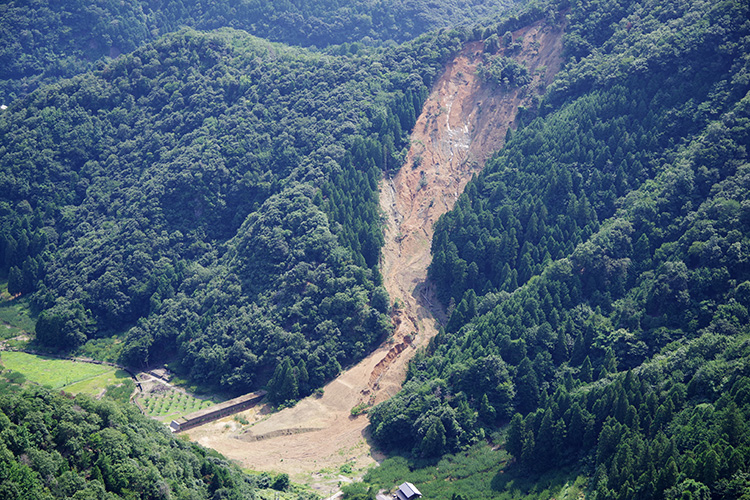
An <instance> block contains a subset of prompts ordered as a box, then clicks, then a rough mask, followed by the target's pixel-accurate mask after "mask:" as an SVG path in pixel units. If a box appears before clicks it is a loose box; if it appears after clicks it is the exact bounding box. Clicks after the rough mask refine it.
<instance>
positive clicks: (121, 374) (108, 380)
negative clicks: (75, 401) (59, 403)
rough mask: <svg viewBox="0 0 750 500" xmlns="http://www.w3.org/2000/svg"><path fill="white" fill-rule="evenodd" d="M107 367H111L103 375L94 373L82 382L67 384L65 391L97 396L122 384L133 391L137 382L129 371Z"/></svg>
mask: <svg viewBox="0 0 750 500" xmlns="http://www.w3.org/2000/svg"><path fill="white" fill-rule="evenodd" d="M79 364H81V363H79ZM92 366H98V365H92ZM106 368H109V370H108V371H106V372H104V373H102V374H101V375H94V376H93V377H91V378H87V379H85V380H81V381H80V382H75V383H73V384H70V385H67V386H65V387H64V389H65V392H70V393H72V394H78V393H79V392H82V393H84V394H91V395H92V396H97V395H99V394H102V393H103V392H104V391H106V390H107V388H108V387H118V386H121V385H125V386H127V387H130V392H131V393H132V392H133V388H134V387H135V383H133V380H132V379H131V378H130V375H128V373H127V372H125V371H123V370H117V369H115V368H112V367H109V366H108V367H106ZM128 398H129V396H128Z"/></svg>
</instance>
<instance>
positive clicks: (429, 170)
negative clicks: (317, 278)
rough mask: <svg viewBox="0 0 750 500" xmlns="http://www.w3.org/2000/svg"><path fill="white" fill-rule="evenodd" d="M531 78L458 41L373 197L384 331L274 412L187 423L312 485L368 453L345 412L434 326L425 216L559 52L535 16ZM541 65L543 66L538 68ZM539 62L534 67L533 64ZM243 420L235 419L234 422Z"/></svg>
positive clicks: (526, 45) (439, 209) (372, 393)
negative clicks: (387, 307)
mask: <svg viewBox="0 0 750 500" xmlns="http://www.w3.org/2000/svg"><path fill="white" fill-rule="evenodd" d="M519 37H523V44H522V49H521V50H520V52H518V53H516V54H515V55H513V56H512V57H514V58H516V59H517V60H519V61H523V62H524V63H525V64H526V66H527V67H528V69H529V71H530V73H532V74H533V75H534V82H533V83H532V84H530V85H529V86H527V87H525V88H523V89H513V90H501V89H498V88H497V87H494V86H491V85H490V84H487V83H485V82H482V81H481V80H480V79H479V78H478V76H477V75H476V69H477V65H478V64H479V63H480V61H481V52H482V50H483V45H482V43H481V42H475V43H471V44H469V45H467V46H466V47H465V48H464V49H463V50H462V51H461V52H460V53H459V54H458V55H457V56H456V57H455V58H454V59H453V60H451V61H450V62H449V63H448V65H447V66H446V68H445V72H444V73H443V75H442V76H441V77H440V79H439V80H438V81H437V82H436V84H435V86H434V88H433V89H432V92H431V94H430V97H429V98H428V100H427V102H426V103H425V106H424V108H423V111H422V114H421V115H420V117H419V118H418V120H417V123H416V125H415V127H414V130H413V132H412V138H411V148H410V150H409V152H408V155H407V158H406V163H405V165H404V167H403V168H402V169H401V170H400V171H399V172H398V174H397V175H396V176H395V177H394V178H393V179H386V180H384V181H383V182H382V184H381V191H380V203H381V207H382V209H383V211H384V212H385V214H387V217H388V223H387V226H386V244H385V247H384V248H383V260H382V266H381V268H382V272H383V277H384V282H385V286H386V288H387V289H388V292H389V293H390V295H391V299H392V300H393V301H394V302H395V303H396V304H397V306H398V307H395V308H394V313H393V320H394V325H395V332H394V335H393V338H392V339H390V340H389V341H388V342H386V343H384V344H383V345H381V346H380V347H379V348H378V349H377V350H376V351H375V352H373V353H372V354H370V356H368V357H367V358H365V359H364V360H363V361H361V362H360V363H358V364H357V365H355V366H353V367H351V368H349V369H347V370H346V371H345V372H343V373H342V374H341V375H340V376H339V377H338V378H337V379H336V380H334V381H332V382H331V383H329V384H328V385H327V386H326V387H325V393H324V395H323V396H322V397H319V398H317V397H309V398H306V399H305V400H303V401H300V402H299V403H298V404H297V405H296V406H295V407H293V408H288V409H285V410H283V411H280V412H277V413H273V414H271V413H269V409H268V408H256V409H252V410H248V411H246V412H244V413H243V414H241V415H239V416H237V417H235V418H234V419H233V418H231V417H229V418H225V419H222V420H219V421H217V422H212V423H210V424H207V425H205V426H202V427H198V428H196V429H192V430H190V431H188V432H187V434H188V435H189V436H190V438H191V439H193V440H195V441H198V442H199V443H201V444H203V445H205V446H208V447H211V448H214V449H216V450H218V451H220V452H221V453H223V454H224V455H225V456H227V457H228V458H231V459H235V460H238V461H239V462H240V463H241V464H242V465H243V466H244V467H247V468H250V469H254V470H268V471H280V472H287V473H289V474H290V475H291V476H292V479H294V480H296V481H299V482H305V483H311V484H313V486H314V487H316V488H317V489H318V490H319V491H320V492H321V493H324V494H330V493H331V492H334V491H337V489H338V486H339V482H340V481H342V480H344V481H345V480H346V478H345V477H341V476H338V475H337V471H338V468H339V467H340V466H341V465H342V464H344V463H347V462H349V463H351V464H352V465H353V466H354V467H355V469H361V468H365V467H367V466H370V465H372V464H374V463H375V462H376V461H377V460H378V459H379V458H380V457H378V456H377V454H376V452H374V451H373V450H372V448H371V446H370V443H369V441H368V439H367V432H366V427H367V424H368V421H367V418H366V417H365V416H359V417H352V416H351V414H350V411H351V409H352V408H353V407H354V406H356V405H358V404H360V403H377V402H380V401H384V400H386V399H388V398H389V397H391V396H392V395H394V394H395V393H396V392H397V391H398V390H399V389H400V387H401V384H402V383H403V380H404V376H405V374H406V367H407V363H408V361H409V360H410V359H411V358H412V357H413V355H414V353H415V352H416V349H417V348H419V347H422V346H425V345H427V343H428V342H429V340H430V339H431V338H432V337H434V336H435V334H436V333H437V329H438V322H439V321H443V320H444V319H445V318H444V312H443V310H442V308H441V306H440V305H439V304H438V302H437V301H436V300H435V298H434V294H433V290H432V287H431V286H430V284H429V283H428V282H427V267H428V265H429V263H430V243H431V240H432V234H433V231H432V226H433V224H434V223H435V221H436V220H437V219H438V217H440V215H442V214H443V213H445V212H446V211H447V210H450V208H452V207H453V205H454V203H455V201H456V199H457V198H458V195H459V193H461V191H462V190H463V188H464V186H465V185H466V183H467V182H468V181H469V180H470V179H471V177H472V175H473V174H474V173H476V172H478V171H479V170H480V169H481V168H482V166H483V165H484V163H485V161H486V160H487V158H488V157H489V156H490V155H491V154H492V153H493V152H494V151H496V150H498V149H500V148H501V147H502V145H503V140H504V138H505V134H506V131H507V129H508V128H509V127H511V126H512V125H513V123H514V121H515V119H516V115H517V112H518V107H519V106H520V105H524V104H528V103H529V102H530V100H531V98H532V97H533V96H534V95H535V94H537V93H541V92H542V91H543V88H544V86H545V85H546V84H548V83H549V82H550V81H551V79H552V77H553V76H554V74H555V73H556V72H557V70H559V68H560V64H561V57H560V53H561V49H562V41H561V38H562V29H554V28H550V27H545V26H543V24H542V23H538V24H535V25H532V26H529V27H527V28H524V29H522V30H519V31H517V32H516V33H514V38H515V39H517V38H519ZM542 68H546V69H542ZM537 70H540V71H537ZM243 420H246V421H247V422H249V423H248V424H246V425H243V424H242V423H241V422H242V421H243Z"/></svg>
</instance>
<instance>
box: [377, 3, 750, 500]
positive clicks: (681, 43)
mask: <svg viewBox="0 0 750 500" xmlns="http://www.w3.org/2000/svg"><path fill="white" fill-rule="evenodd" d="M568 16H569V21H570V24H569V25H568V28H567V30H568V32H569V34H568V35H566V48H567V53H568V55H569V58H570V59H569V64H568V65H567V66H566V68H565V70H564V71H563V72H561V73H560V74H559V75H558V76H557V78H556V81H555V83H554V84H553V85H552V86H551V87H550V89H549V91H548V93H547V95H546V97H545V98H544V100H543V101H542V103H541V109H542V114H543V116H542V117H540V118H537V119H536V120H534V121H532V122H530V123H528V124H527V125H526V126H525V127H523V128H522V129H519V130H518V131H517V132H515V133H514V134H513V135H512V138H511V139H510V141H509V142H508V143H507V145H506V147H505V148H504V149H503V150H502V151H501V152H500V153H499V154H498V155H497V156H496V157H495V158H494V159H493V160H491V161H490V162H489V163H488V165H487V167H486V168H485V170H484V171H483V172H482V173H481V174H480V175H479V176H478V177H477V178H476V179H475V180H474V181H473V182H471V183H469V185H468V186H467V188H466V190H465V193H464V194H463V195H462V196H461V197H460V198H459V200H458V203H457V205H456V208H455V209H454V210H453V211H451V212H450V213H448V214H447V215H446V216H444V217H443V218H441V220H440V221H439V222H438V224H437V226H436V231H435V238H434V240H433V263H432V266H431V268H430V276H431V277H432V278H433V279H434V280H435V282H436V285H437V287H438V294H439V295H440V296H441V298H442V299H443V300H444V302H445V304H446V305H449V306H450V309H452V315H451V318H450V320H449V322H448V324H447V325H446V329H445V331H444V332H442V333H441V334H439V335H438V336H437V337H436V339H435V341H434V342H433V344H432V346H431V347H430V349H428V351H427V352H426V353H425V354H424V355H423V356H421V357H418V358H416V359H415V361H414V362H413V363H412V365H411V367H410V371H409V376H408V380H407V383H406V385H405V387H404V389H403V390H402V392H401V393H400V394H399V395H398V396H396V397H395V398H393V399H392V400H390V401H388V402H386V403H383V404H382V405H380V406H378V407H376V408H375V409H374V410H373V411H372V412H371V422H372V429H373V435H374V436H375V438H376V439H377V440H378V442H379V443H381V444H382V445H383V446H384V447H386V448H388V449H402V450H403V449H406V450H408V451H411V452H412V453H413V454H414V455H416V456H424V457H430V456H439V455H441V454H443V453H445V452H447V451H456V450H460V449H462V447H464V446H465V445H467V444H470V443H472V442H475V441H476V440H478V439H480V438H481V437H482V436H484V435H487V434H488V433H490V432H492V431H494V430H497V429H499V428H501V426H503V425H505V424H507V423H508V422H509V421H511V420H512V422H511V425H510V426H509V428H507V436H506V437H507V439H506V441H505V449H506V450H507V451H508V452H509V453H510V454H511V455H512V456H513V457H514V458H515V460H516V461H515V465H514V467H516V468H517V470H519V473H520V474H536V473H543V472H546V471H549V470H556V469H558V468H559V467H560V466H561V465H564V464H569V465H572V466H575V467H576V468H580V470H582V471H583V473H584V474H587V475H589V476H590V477H591V478H592V479H591V482H590V483H589V486H590V490H591V494H595V495H596V498H636V497H637V498H662V497H665V496H666V497H667V498H684V496H683V493H685V492H690V494H693V495H697V496H694V497H692V498H702V497H701V496H700V495H705V494H708V493H709V492H710V494H711V495H712V496H714V497H716V498H734V496H733V495H735V494H737V495H738V496H739V495H741V493H738V492H744V491H746V489H745V488H746V487H747V486H746V485H745V483H744V482H743V481H744V479H743V478H745V477H746V475H745V474H746V473H747V467H748V464H749V463H750V453H748V443H749V441H748V439H750V435H748V433H747V429H746V427H745V426H744V425H743V424H740V423H739V422H741V421H744V420H746V419H747V418H748V416H750V415H749V414H748V412H750V406H748V400H747V396H746V390H745V387H746V385H747V375H748V371H747V359H748V356H747V341H748V338H750V337H749V334H750V331H748V330H747V318H748V316H747V315H748V312H747V308H748V307H749V306H750V303H748V302H747V297H745V289H746V287H747V286H748V283H750V281H748V278H750V276H749V275H748V271H750V268H748V266H747V255H746V253H747V252H746V250H747V246H748V245H749V244H750V242H748V241H747V238H746V236H745V235H747V234H750V233H749V230H750V227H748V226H747V223H748V219H747V217H746V216H745V212H744V210H745V208H744V207H745V205H747V203H748V202H747V197H748V193H750V191H748V186H747V185H746V180H747V179H746V177H747V164H748V158H747V151H746V145H747V144H748V141H749V140H750V136H748V133H749V131H750V129H748V123H750V122H749V121H748V118H749V116H748V112H749V111H750V108H748V106H749V105H750V101H748V99H749V98H748V95H747V93H748V90H750V85H749V84H748V81H749V80H748V78H747V75H748V74H749V71H750V64H749V63H750V60H749V59H748V53H749V51H748V50H747V47H748V46H747V41H748V39H749V38H748V35H750V23H748V21H747V20H748V11H747V6H746V5H743V4H741V3H738V2H724V3H720V4H715V3H712V2H700V1H694V2H687V1H674V2H668V3H666V4H665V3H664V2H648V3H646V4H636V3H629V2H609V3H607V5H606V6H605V5H604V4H603V3H597V2H581V3H576V4H575V5H572V6H571V10H570V11H569V14H568ZM514 415H515V416H514ZM394 436H399V438H398V439H394ZM685 494H688V493H685Z"/></svg>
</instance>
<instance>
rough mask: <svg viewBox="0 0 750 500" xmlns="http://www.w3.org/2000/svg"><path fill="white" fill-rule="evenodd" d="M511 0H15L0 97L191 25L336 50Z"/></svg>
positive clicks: (1, 28) (459, 19)
mask: <svg viewBox="0 0 750 500" xmlns="http://www.w3.org/2000/svg"><path fill="white" fill-rule="evenodd" d="M513 3H515V2H513V1H512V0H450V1H448V0H443V1H440V2H417V1H413V0H382V1H373V0H356V1H350V2H340V1H331V0H319V1H316V2H300V1H284V2H266V1H261V0H242V1H237V2H230V1H227V0H222V1H214V0H212V1H206V0H171V1H164V0H138V1H128V2H119V1H112V0H97V1H95V2H92V1H85V0H66V1H64V2H62V1H60V2H46V1H42V0H10V1H7V2H3V4H2V5H0V104H10V102H11V101H13V100H14V99H16V98H17V97H20V96H22V95H24V94H26V93H28V92H30V91H31V90H33V89H35V88H36V87H37V86H39V84H41V83H52V82H55V81H57V80H59V79H60V78H63V77H71V76H74V75H76V74H80V73H82V72H85V71H88V70H91V69H94V67H95V66H97V64H102V63H103V62H104V61H109V60H110V59H109V58H115V57H117V56H119V55H120V54H126V53H129V52H132V51H133V50H135V49H136V48H138V47H139V46H141V45H143V44H145V43H149V42H152V41H154V40H156V39H157V38H158V37H160V36H162V35H165V34H167V33H172V32H175V31H178V30H179V29H181V28H184V27H191V28H194V29H198V30H213V29H218V28H226V27H229V28H235V29H240V30H243V31H246V32H248V33H250V34H253V35H256V36H259V37H261V38H264V39H267V40H270V41H277V42H284V43H288V44H292V45H301V46H317V47H320V48H324V47H328V46H329V45H341V47H339V48H337V49H336V51H337V52H339V53H348V52H351V53H357V52H358V51H359V50H360V49H361V48H363V47H367V46H372V45H381V44H383V43H384V42H386V41H388V42H392V41H395V42H406V41H409V40H412V39H413V38H415V37H417V36H418V35H421V34H423V33H426V32H428V31H432V30H435V29H438V28H445V27H450V26H455V25H457V24H460V23H465V22H469V21H476V20H477V19H478V18H480V17H485V16H496V15H497V14H498V11H500V10H502V9H503V8H505V7H507V6H509V5H512V4H513Z"/></svg>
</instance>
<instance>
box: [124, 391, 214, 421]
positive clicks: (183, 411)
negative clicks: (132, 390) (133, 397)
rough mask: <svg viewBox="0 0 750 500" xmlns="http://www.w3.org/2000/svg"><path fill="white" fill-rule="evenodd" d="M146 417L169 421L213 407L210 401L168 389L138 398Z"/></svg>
mask: <svg viewBox="0 0 750 500" xmlns="http://www.w3.org/2000/svg"><path fill="white" fill-rule="evenodd" d="M138 402H139V403H140V405H141V407H142V408H143V410H144V411H145V412H146V415H148V416H149V417H152V418H155V419H157V420H162V421H165V422H166V421H169V420H172V419H174V418H179V417H182V416H184V415H187V414H189V413H193V412H194V411H198V410H203V409H204V408H208V407H209V406H211V405H213V404H214V402H213V401H211V400H209V399H200V398H196V397H195V396H193V395H191V394H188V393H186V392H182V391H177V390H174V389H167V390H165V391H163V392H149V393H145V394H141V395H140V396H139V397H138Z"/></svg>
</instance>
